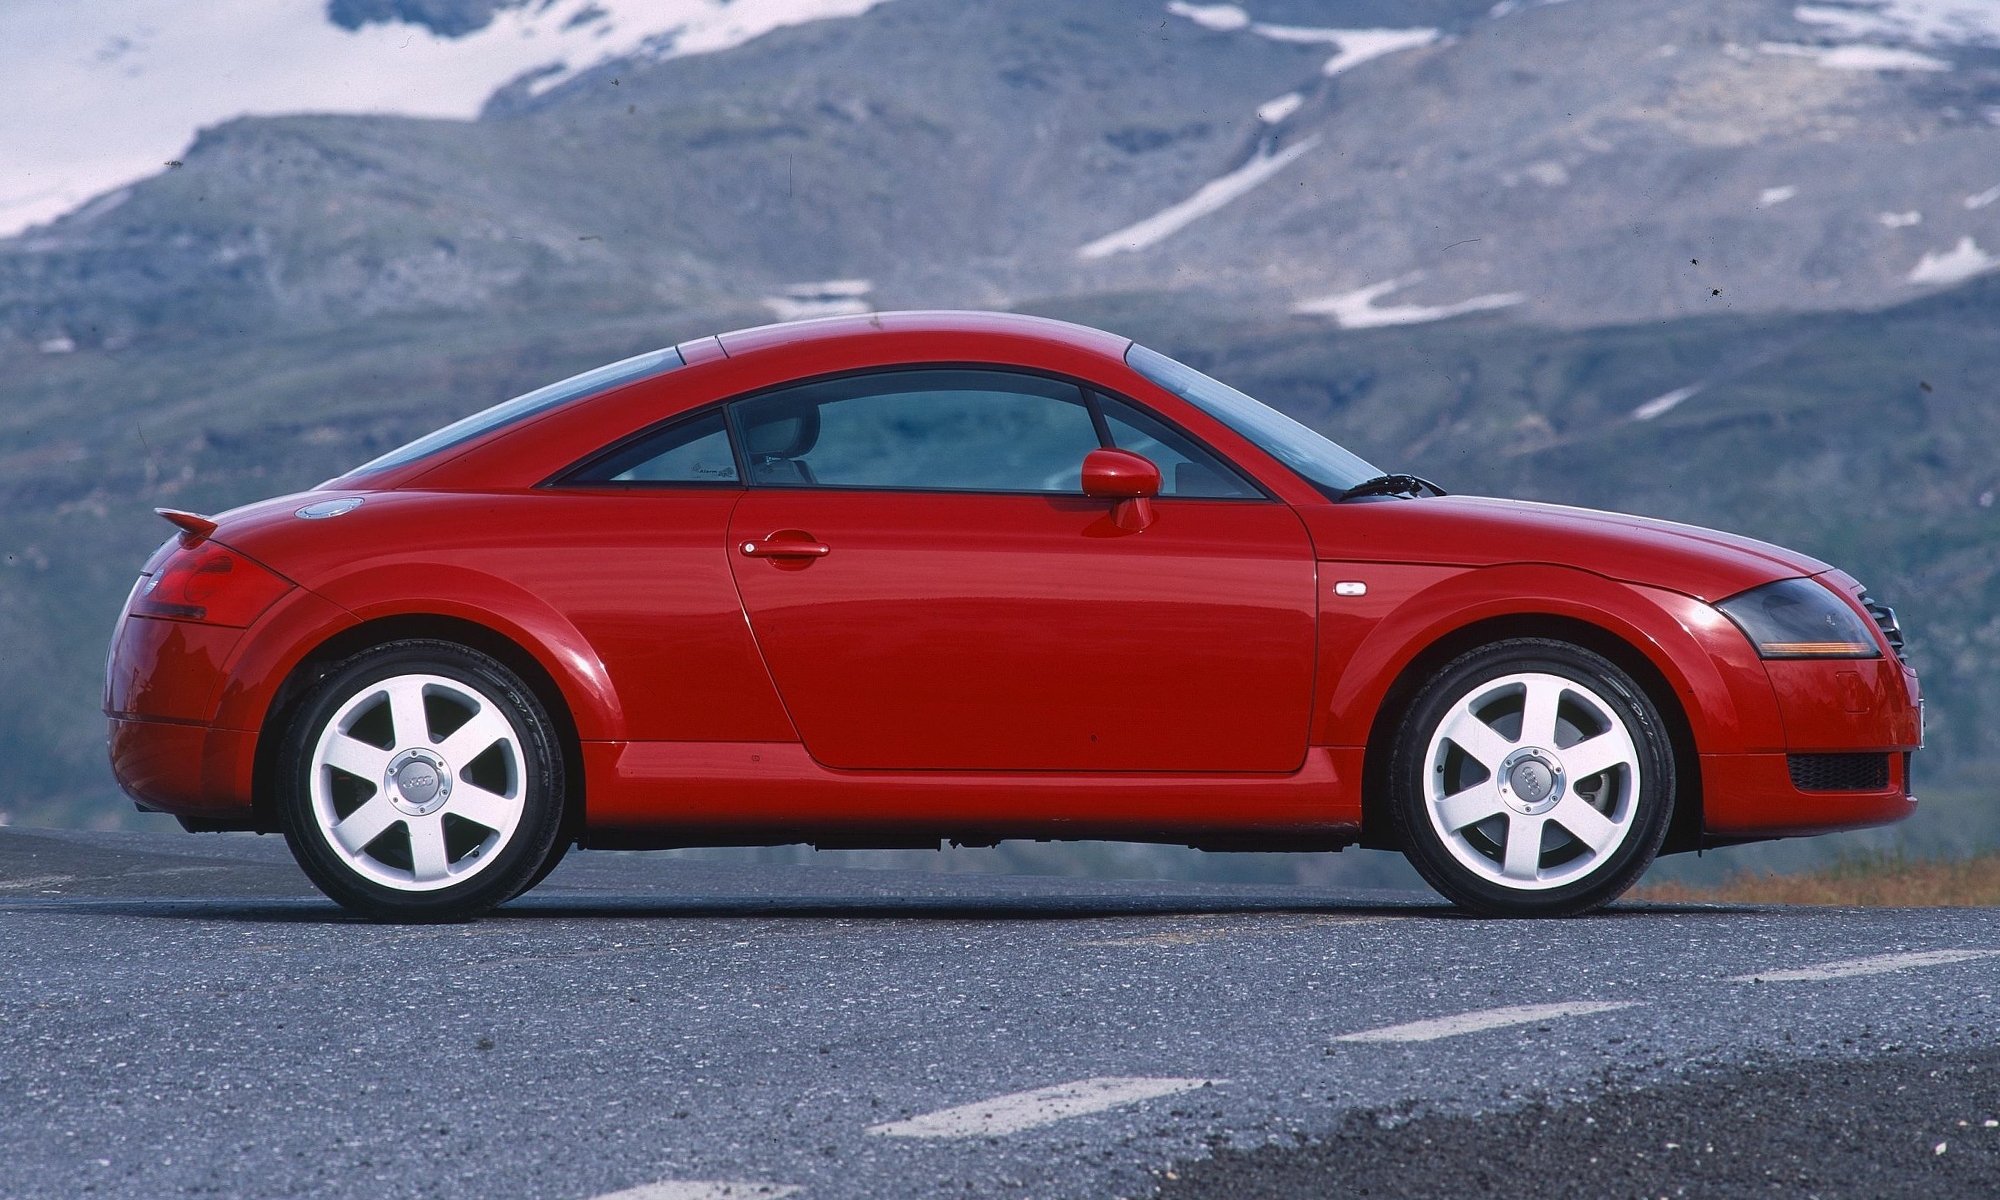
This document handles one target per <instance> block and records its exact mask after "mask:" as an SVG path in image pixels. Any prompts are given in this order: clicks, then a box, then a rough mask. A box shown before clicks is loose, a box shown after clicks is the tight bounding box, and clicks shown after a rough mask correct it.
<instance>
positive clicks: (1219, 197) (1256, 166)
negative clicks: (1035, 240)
mask: <svg viewBox="0 0 2000 1200" xmlns="http://www.w3.org/2000/svg"><path fill="white" fill-rule="evenodd" d="M1318 143H1319V139H1318V138H1317V137H1309V138H1305V139H1304V140H1302V141H1299V142H1295V143H1293V144H1292V145H1290V146H1287V147H1285V148H1284V149H1283V150H1278V151H1275V152H1267V153H1262V154H1259V155H1257V156H1256V157H1254V158H1252V159H1251V160H1250V161H1249V162H1247V163H1244V164H1243V165H1242V166H1240V167H1238V168H1236V169H1235V170H1234V171H1231V172H1230V173H1229V174H1227V175H1224V176H1222V177H1221V178H1219V179H1211V180H1209V181H1208V182H1207V183H1204V184H1202V185H1201V187H1200V188H1199V189H1198V190H1197V191H1196V192H1195V194H1194V195H1192V196H1189V197H1188V198H1187V199H1185V200H1183V201H1181V202H1180V203H1179V204H1175V205H1171V206H1170V207H1167V208H1163V209H1161V210H1160V211H1159V212H1156V213H1154V214H1153V215H1152V216H1150V217H1147V218H1146V219H1145V220H1143V221H1136V222H1134V223H1132V224H1130V225H1127V226H1126V227H1125V228H1123V229H1120V230H1118V231H1117V232H1115V233H1107V234H1105V235H1104V236H1103V237H1101V238H1098V239H1097V240H1096V241H1094V242H1091V243H1090V244H1089V245H1086V246H1084V247H1082V248H1081V249H1079V250H1078V251H1077V252H1076V253H1077V257H1078V258H1105V257H1108V256H1110V255H1113V254H1130V253H1132V252H1134V251H1138V250H1144V249H1145V248H1146V247H1148V246H1151V245H1153V244H1155V243H1156V242H1160V241H1164V240H1165V239H1167V238H1169V237H1172V236H1173V235H1174V234H1176V233H1179V232H1180V231H1181V230H1183V229H1185V228H1187V227H1188V226H1189V225H1191V224H1193V223H1194V222H1196V221H1198V220H1200V219H1201V218H1203V217H1205V216H1207V215H1208V214H1210V213H1212V212H1214V211H1216V210H1217V209H1219V208H1221V207H1222V206H1223V205H1225V204H1228V203H1229V202H1230V201H1231V200H1234V199H1236V198H1237V197H1238V196H1241V195H1243V194H1244V193H1246V192H1248V191H1250V190H1251V189H1252V188H1255V187H1256V186H1257V185H1258V184H1260V183H1263V182H1264V181H1265V180H1267V179H1269V178H1271V177H1272V176H1273V175H1276V174H1277V173H1278V172H1280V171H1282V170H1284V169H1285V168H1286V167H1288V166H1290V165H1291V164H1292V163H1293V162H1294V161H1296V160H1297V159H1298V157H1299V156H1300V155H1302V154H1304V153H1305V152H1306V151H1308V150H1310V149H1312V148H1313V147H1314V146H1315V145H1317V144H1318Z"/></svg>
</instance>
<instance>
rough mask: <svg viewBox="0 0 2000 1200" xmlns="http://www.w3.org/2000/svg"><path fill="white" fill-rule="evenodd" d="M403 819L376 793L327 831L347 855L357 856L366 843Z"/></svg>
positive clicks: (384, 798) (385, 799)
mask: <svg viewBox="0 0 2000 1200" xmlns="http://www.w3.org/2000/svg"><path fill="white" fill-rule="evenodd" d="M402 819H403V814H402V813H400V812H398V811H396V806H395V805H393V804H391V803H389V798H388V797H387V796H384V795H382V794H381V793H379V792H378V793H376V795H375V798H374V799H372V800H370V801H369V802H368V803H366V804H364V805H362V806H361V807H360V808H357V809H355V810H354V811H353V812H352V813H349V814H348V815H347V817H346V819H345V820H342V821H341V822H339V823H338V824H336V825H334V826H333V827H332V828H331V829H329V830H328V832H330V833H331V834H333V838H334V840H335V841H337V842H339V843H340V848H341V849H343V850H345V851H347V852H348V853H349V854H359V853H361V851H362V848H363V847H365V846H367V845H368V843H370V842H372V841H374V840H375V839H376V838H378V837H381V836H382V834H383V832H384V831H385V830H387V829H388V828H389V826H391V825H394V824H395V823H396V822H397V821H400V820H402Z"/></svg>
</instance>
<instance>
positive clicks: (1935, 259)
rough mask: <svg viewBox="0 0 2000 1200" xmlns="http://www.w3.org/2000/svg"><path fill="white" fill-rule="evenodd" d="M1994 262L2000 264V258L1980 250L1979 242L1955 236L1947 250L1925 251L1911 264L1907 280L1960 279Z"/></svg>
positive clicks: (1926, 281) (1952, 280)
mask: <svg viewBox="0 0 2000 1200" xmlns="http://www.w3.org/2000/svg"><path fill="white" fill-rule="evenodd" d="M1996 266H2000V258H1996V257H1994V256H1993V255H1991V254H1988V253H1986V251H1984V250H1981V249H1980V248H1979V243H1978V242H1975V241H1973V240H1972V238H1971V237H1970V236H1967V237H1962V238H1960V239H1958V245H1956V246H1953V247H1952V248H1951V249H1949V250H1942V251H1935V252H1933V251H1926V252H1925V253H1924V256H1923V257H1922V258H1920V259H1918V260H1917V265H1916V266H1914V267H1912V268H1910V282H1911V283H1940V284H1947V283H1963V282H1964V281H1965V280H1968V279H1970V278H1972V277H1973V276H1974V275H1980V274H1983V273H1985V272H1987V271H1990V270H1992V269H1993V268H1994V267H1996Z"/></svg>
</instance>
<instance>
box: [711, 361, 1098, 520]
mask: <svg viewBox="0 0 2000 1200" xmlns="http://www.w3.org/2000/svg"><path fill="white" fill-rule="evenodd" d="M734 408H735V415H736V423H737V429H738V431H739V432H740V433H741V434H742V437H743V450H744V456H745V458H746V459H747V460H748V462H749V467H750V482H751V483H752V484H762V485H765V486H772V487H845V488H899V489H900V488H915V489H922V490H925V491H982V492H1069V493H1078V492H1081V491H1082V490H1083V481H1082V477H1083V459H1084V456H1085V455H1087V454H1089V453H1090V452H1091V451H1092V450H1095V449H1097V448H1098V441H1097V433H1096V429H1095V426H1094V425H1093V424H1092V422H1091V419H1090V410H1089V409H1088V408H1086V407H1085V406H1084V403H1083V395H1082V393H1081V392H1080V391H1079V390H1078V389H1077V388H1076V387H1075V386H1074V385H1072V384H1067V383H1060V382H1057V381H1055V380H1049V379H1040V378H1036V377H1034V376H1030V375H1014V374H1010V373H1007V372H1003V371H896V372H890V373H885V374H880V375H866V376H857V377H853V378H848V379H834V380H827V381H824V382H821V383H810V384H804V385H801V386H798V387H793V388H787V389H785V390H784V391H781V392H771V393H766V394H765V395H762V396H757V397H753V398H751V399H748V400H740V401H738V402H737V403H736V404H735V406H734Z"/></svg>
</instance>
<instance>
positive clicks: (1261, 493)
mask: <svg viewBox="0 0 2000 1200" xmlns="http://www.w3.org/2000/svg"><path fill="white" fill-rule="evenodd" d="M904 371H994V372H997V373H1000V374H1007V375H1026V376H1029V377H1030V378H1035V379H1048V380H1053V381H1054V382H1056V383H1065V384H1068V385H1070V386H1071V387H1074V388H1076V389H1077V392H1078V394H1079V395H1080V397H1081V403H1082V404H1083V407H1084V409H1085V411H1087V412H1088V413H1089V414H1090V423H1091V428H1092V429H1093V430H1094V431H1095V432H1096V435H1097V444H1098V449H1100V450H1113V449H1117V441H1116V439H1114V438H1113V437H1112V436H1111V427H1110V423H1109V422H1108V421H1107V420H1106V419H1105V416H1104V410H1103V408H1102V407H1101V406H1100V405H1099V404H1098V402H1097V398H1098V396H1099V394H1100V393H1101V394H1103V395H1105V396H1109V397H1110V398H1111V399H1113V400H1117V401H1119V402H1121V403H1124V404H1129V405H1131V406H1132V407H1133V408H1136V409H1138V410H1139V411H1141V412H1143V413H1147V414H1150V415H1151V416H1152V417H1153V419H1155V420H1157V421H1159V422H1160V423H1161V424H1163V425H1165V426H1166V427H1167V428H1168V429H1171V430H1173V431H1174V432H1176V433H1178V434H1180V435H1181V436H1182V437H1185V438H1186V439H1187V440H1188V441H1189V442H1191V443H1192V444H1194V445H1195V446H1196V447H1198V448H1199V449H1201V450H1202V451H1204V452H1206V453H1208V454H1210V455H1212V456H1213V457H1214V458H1215V459H1216V460H1217V461H1218V462H1221V463H1223V464H1224V465H1226V466H1228V467H1229V468H1230V469H1231V470H1232V471H1234V472H1236V474H1237V475H1238V476H1239V477H1240V478H1242V479H1243V480H1244V481H1245V482H1246V483H1248V484H1249V485H1250V486H1251V487H1253V488H1255V489H1256V490H1257V492H1258V494H1257V495H1255V496H1164V495H1163V496H1157V497H1154V499H1155V501H1156V502H1157V503H1162V504H1188V503H1202V504H1282V503H1284V501H1283V500H1281V499H1280V498H1279V497H1278V496H1277V495H1276V494H1275V493H1273V492H1272V491H1271V489H1270V488H1268V487H1266V486H1265V484H1264V481H1263V480H1261V479H1259V478H1257V476H1256V474H1255V472H1252V471H1248V470H1246V469H1244V467H1243V465H1242V464H1241V463H1239V462H1237V461H1236V460H1235V459H1233V458H1231V457H1230V456H1229V455H1227V454H1224V453H1222V452H1221V451H1219V450H1217V449H1216V448H1215V447H1214V446H1212V445H1210V444H1209V443H1208V441H1207V440H1206V439H1204V438H1202V437H1200V436H1198V435H1197V434H1195V433H1194V432H1193V431H1192V430H1190V429H1188V428H1187V427H1186V426H1185V425H1182V424H1181V423H1180V422H1179V421H1176V420H1174V419H1173V418H1172V417H1170V416H1168V415H1167V414H1166V413H1163V412H1161V411H1160V410H1159V409H1157V408H1155V407H1153V406H1152V405H1150V404H1146V403H1143V402H1142V401H1139V400H1134V399H1133V398H1132V397H1130V396H1128V395H1126V394H1125V393H1124V392H1121V391H1119V390H1117V389H1115V388H1110V387H1106V386H1105V385H1104V384H1102V383H1099V382H1097V381H1096V380H1091V379H1084V378H1081V377H1078V376H1075V375H1068V374H1065V373H1063V372H1061V371H1049V370H1044V369H1042V368H1038V367H1023V366H1019V365H1016V364H1012V363H993V362H961V361H949V362H926V363H897V364H894V365H891V366H875V367H856V368H852V369H849V370H845V371H829V372H827V373H826V374H823V375H809V376H806V377H804V378H801V379H788V380H786V381H784V382H782V383H773V384H768V385H766V386H764V387H759V388H753V389H751V390H750V391H747V392H740V393H738V394H736V395H733V396H726V397H724V398H722V399H720V400H712V401H710V402H709V403H707V404H704V405H702V406H701V407H699V408H695V409H690V410H688V411H687V412H679V413H675V414H674V415H672V416H670V417H665V418H662V419H661V420H658V421H655V422H653V423H652V424H650V425H647V426H645V427H643V428H641V429H638V430H635V431H634V432H632V433H629V434H626V435H625V436H624V437H622V438H619V439H617V440H615V441H613V442H611V443H610V444H608V445H606V446H603V447H601V448H599V449H598V450H595V451H593V452H591V453H590V454H587V455H585V456H584V457H582V458H580V459H578V460H576V461H575V462H573V463H571V464H569V465H568V466H566V467H564V468H562V469H561V470H559V471H556V472H554V473H552V474H551V475H550V476H549V477H548V478H547V479H544V480H543V481H542V482H540V483H538V484H536V485H535V486H536V487H538V488H568V489H576V490H579V491H603V490H612V491H655V490H665V491H675V490H690V489H693V490H706V491H732V492H741V491H755V490H770V491H787V492H893V493H898V494H911V495H926V494H930V495H941V496H1044V497H1047V496H1060V497H1081V496H1082V495H1083V493H1082V492H1080V491H1078V492H1039V491H1038V492H1020V491H1001V490H996V489H993V488H899V487H856V486H852V485H846V484H805V485H787V484H781V483H758V482H755V481H753V480H752V479H751V477H750V464H749V461H748V456H747V455H746V454H745V452H744V449H743V446H744V439H743V431H742V429H741V427H740V425H739V423H738V422H737V419H736V408H735V406H736V405H738V404H741V403H744V402H745V401H749V400H755V399H757V398H758V397H760V396H767V395H770V394H772V393H774V392H781V391H785V390H786V389H788V388H794V387H804V386H807V385H809V384H816V383H830V382H833V381H834V380H839V379H852V378H856V377H859V376H865V375H890V374H895V373H898V372H904ZM713 409H720V410H722V421H723V427H724V428H725V429H726V430H727V431H728V434H729V452H730V455H731V456H732V457H733V458H734V459H735V460H736V482H735V483H734V484H718V483H700V482H693V481H678V480H638V479H634V480H628V481H625V482H613V481H611V480H603V481H579V480H574V479H571V478H570V477H571V476H573V475H576V474H578V473H580V472H582V471H584V470H587V469H588V468H589V467H590V466H592V465H593V464H595V463H597V462H599V461H601V460H602V459H605V458H608V457H610V456H611V455H613V454H616V453H618V452H619V451H620V450H623V449H625V448H626V447H628V446H630V445H632V444H633V443H634V442H637V441H639V440H641V439H643V438H648V437H651V436H653V435H654V434H656V433H661V432H664V431H665V430H667V429H668V428H670V427H672V426H675V425H680V424H682V423H684V422H692V421H697V420H700V419H701V418H702V417H704V416H706V415H708V413H709V412H710V410H713Z"/></svg>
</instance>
